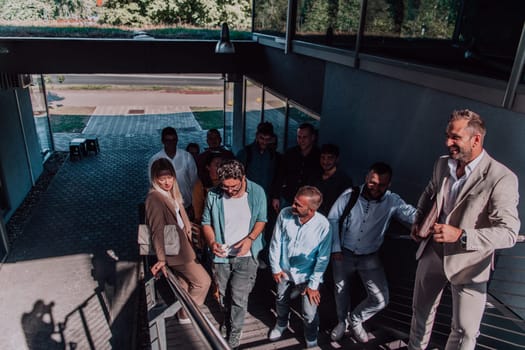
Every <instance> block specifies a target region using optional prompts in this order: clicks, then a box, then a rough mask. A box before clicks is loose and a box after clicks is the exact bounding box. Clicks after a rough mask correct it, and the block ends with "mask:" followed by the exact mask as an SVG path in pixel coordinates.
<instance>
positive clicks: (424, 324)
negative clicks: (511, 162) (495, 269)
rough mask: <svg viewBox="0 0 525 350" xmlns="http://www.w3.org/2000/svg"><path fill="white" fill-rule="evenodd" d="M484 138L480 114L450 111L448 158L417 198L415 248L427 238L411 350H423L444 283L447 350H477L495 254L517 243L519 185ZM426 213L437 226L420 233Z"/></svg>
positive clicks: (422, 250) (421, 258) (418, 274)
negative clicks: (448, 313) (448, 309)
mask: <svg viewBox="0 0 525 350" xmlns="http://www.w3.org/2000/svg"><path fill="white" fill-rule="evenodd" d="M485 133H486V129H485V124H484V122H483V120H482V119H481V118H480V116H479V115H478V114H476V113H474V112H472V111H470V110H467V109H465V110H459V111H454V112H452V115H451V116H450V119H449V122H448V126H447V130H446V140H445V144H446V146H447V148H448V151H449V155H448V156H442V157H440V158H439V159H438V160H437V162H436V163H435V165H434V171H433V173H432V178H431V179H430V182H429V183H428V185H427V187H426V188H425V190H424V192H423V194H422V195H421V197H420V199H419V202H418V211H417V215H416V220H415V223H414V225H413V228H412V233H411V234H412V237H413V238H414V239H415V240H417V241H421V239H422V238H421V237H424V236H427V237H426V238H425V239H424V240H422V242H421V244H420V245H419V249H418V251H417V253H416V259H418V260H419V263H418V266H417V271H416V280H415V285H414V297H413V300H412V310H413V314H412V324H411V328H410V339H409V344H408V348H409V349H412V350H415V349H425V348H426V347H427V345H428V343H429V340H430V336H431V334H432V326H433V324H434V318H435V315H436V309H437V307H438V305H439V302H440V299H441V294H442V292H443V289H444V288H445V286H446V285H447V283H450V287H451V288H450V289H451V293H452V323H451V332H450V335H449V337H448V341H447V345H446V347H445V349H461V350H470V349H474V348H475V346H476V337H477V336H478V334H479V325H480V322H481V318H482V316H483V311H484V309H485V302H486V294H487V281H488V280H489V277H490V270H491V265H492V261H493V255H494V250H495V249H502V248H510V247H512V246H513V245H514V244H515V243H516V240H517V236H518V231H519V228H520V221H519V218H518V211H517V205H518V196H519V195H518V179H517V177H516V175H515V174H514V173H513V172H512V171H510V170H509V169H508V168H506V167H505V166H504V165H502V164H501V163H499V162H497V161H496V160H494V159H493V158H492V157H490V156H489V154H488V153H487V152H486V151H485V150H484V149H483V140H484V138H485ZM431 208H435V209H436V213H437V214H436V215H435V216H434V217H435V221H434V223H433V225H431V226H430V229H429V231H427V232H422V230H420V229H419V226H420V224H421V223H423V221H425V222H427V221H428V220H429V219H428V218H426V217H427V214H428V213H430V212H432V211H433V210H431ZM428 217H431V216H430V215H428ZM421 226H423V225H421Z"/></svg>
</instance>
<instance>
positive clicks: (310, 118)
mask: <svg viewBox="0 0 525 350" xmlns="http://www.w3.org/2000/svg"><path fill="white" fill-rule="evenodd" d="M303 123H310V124H312V125H313V126H314V127H315V129H316V130H317V131H319V126H320V118H319V116H317V115H316V114H314V113H311V112H308V111H306V110H305V109H303V108H301V107H300V106H299V105H297V104H294V103H290V104H289V107H288V136H287V148H288V147H292V146H295V145H297V129H298V128H299V125H301V124H303Z"/></svg>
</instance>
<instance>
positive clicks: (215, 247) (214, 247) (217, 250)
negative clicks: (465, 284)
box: [210, 242, 226, 258]
mask: <svg viewBox="0 0 525 350" xmlns="http://www.w3.org/2000/svg"><path fill="white" fill-rule="evenodd" d="M210 249H211V252H212V253H213V254H215V255H216V256H218V257H219V258H224V257H226V251H225V250H224V249H222V245H221V244H219V243H217V242H213V243H212V244H211V245H210Z"/></svg>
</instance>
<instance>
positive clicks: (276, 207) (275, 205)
mask: <svg viewBox="0 0 525 350" xmlns="http://www.w3.org/2000/svg"><path fill="white" fill-rule="evenodd" d="M280 206H281V201H280V200H278V199H276V198H274V199H272V208H273V210H275V212H276V213H278V212H279V207H280Z"/></svg>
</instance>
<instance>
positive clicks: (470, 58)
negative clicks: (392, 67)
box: [362, 0, 525, 80]
mask: <svg viewBox="0 0 525 350" xmlns="http://www.w3.org/2000/svg"><path fill="white" fill-rule="evenodd" d="M524 20H525V1H514V0H503V1H489V0H480V1H461V0H446V1H444V0H419V1H415V0H369V1H368V6H367V12H366V23H365V32H364V38H363V47H362V51H363V52H366V53H371V54H375V55H379V56H385V57H392V58H396V59H402V60H406V61H412V62H415V63H424V64H430V65H435V66H439V67H445V68H446V69H452V70H459V71H464V72H468V73H473V74H478V75H483V76H489V77H493V78H497V79H503V80H506V79H508V77H509V74H510V70H511V67H512V62H513V60H514V55H515V53H516V48H517V45H518V42H519V37H520V34H521V30H522V27H523V22H524ZM503 28H504V29H503Z"/></svg>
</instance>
